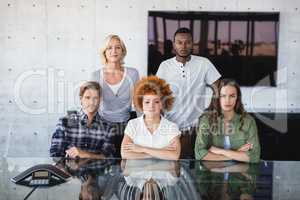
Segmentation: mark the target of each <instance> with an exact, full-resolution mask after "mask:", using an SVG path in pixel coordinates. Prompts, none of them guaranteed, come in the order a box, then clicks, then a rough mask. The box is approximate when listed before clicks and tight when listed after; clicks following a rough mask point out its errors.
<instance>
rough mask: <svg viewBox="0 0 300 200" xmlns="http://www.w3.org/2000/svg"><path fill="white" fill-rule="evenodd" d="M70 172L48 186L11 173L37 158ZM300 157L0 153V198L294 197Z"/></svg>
mask: <svg viewBox="0 0 300 200" xmlns="http://www.w3.org/2000/svg"><path fill="white" fill-rule="evenodd" d="M47 163H48V164H56V166H57V167H58V168H60V169H62V170H64V171H65V172H67V173H69V174H70V175H71V178H69V180H68V181H67V182H65V183H62V184H60V185H56V186H52V187H37V188H36V189H33V188H32V187H27V186H21V185H17V184H15V183H13V182H11V180H10V179H11V178H12V177H14V176H16V175H18V174H19V173H21V172H23V171H25V170H26V169H28V168H30V167H32V166H34V165H37V164H47ZM299 172H300V162H287V161H280V162H279V161H276V162H275V161H274V162H264V161H263V162H261V163H259V164H250V165H249V164H245V163H237V162H200V161H195V160H180V161H178V162H175V161H164V160H156V159H153V160H152V159H149V160H119V159H106V160H86V159H79V160H64V159H63V160H60V161H59V162H55V161H54V160H53V159H52V158H10V157H8V158H1V160H0V199H1V200H18V199H32V200H37V199H48V200H52V199H53V200H54V199H111V200H114V199H171V200H176V199H180V200H184V199H191V200H193V199H195V200H196V199H197V200H198V199H210V200H211V199H243V200H246V199H249V200H250V199H278V200H282V199H292V200H293V199H299V196H300V173H299Z"/></svg>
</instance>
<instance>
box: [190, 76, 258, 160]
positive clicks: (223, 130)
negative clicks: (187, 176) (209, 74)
mask: <svg viewBox="0 0 300 200" xmlns="http://www.w3.org/2000/svg"><path fill="white" fill-rule="evenodd" d="M195 157H196V159H199V160H237V161H242V162H259V159H260V144H259V139H258V135H257V127H256V123H255V120H254V119H253V118H252V117H251V116H250V115H249V114H247V113H246V111H245V110H244V107H243V104H242V94H241V90H240V87H239V85H238V84H237V82H236V81H234V80H232V79H223V80H221V81H220V84H219V86H218V94H214V98H213V99H212V101H211V103H210V106H209V107H208V109H207V111H206V112H205V113H204V114H203V115H202V116H201V117H200V121H199V127H198V132H197V139H196V143H195Z"/></svg>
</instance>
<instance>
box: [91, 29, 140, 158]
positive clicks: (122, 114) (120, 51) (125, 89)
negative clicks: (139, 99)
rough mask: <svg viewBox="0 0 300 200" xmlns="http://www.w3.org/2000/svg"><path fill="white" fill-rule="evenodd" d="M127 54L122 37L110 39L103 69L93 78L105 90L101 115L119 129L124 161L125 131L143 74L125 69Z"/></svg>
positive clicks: (103, 53) (102, 53)
mask: <svg viewBox="0 0 300 200" xmlns="http://www.w3.org/2000/svg"><path fill="white" fill-rule="evenodd" d="M126 54H127V50H126V47H125V44H124V42H123V41H122V39H121V38H120V37H119V36H118V35H108V36H107V37H106V39H105V41H104V46H103V47H102V48H101V50H100V57H101V61H102V67H101V68H100V69H99V70H96V71H94V72H93V73H92V77H91V79H92V80H93V81H96V82H99V83H100V85H101V87H102V89H103V92H102V99H103V100H102V101H101V105H100V109H99V113H100V115H101V116H102V117H103V118H104V119H105V120H107V121H108V122H110V124H111V125H112V126H113V127H115V132H114V134H115V135H114V143H115V147H116V151H117V153H116V156H117V157H120V146H121V141H122V139H123V133H124V129H125V127H126V125H127V122H128V120H129V119H130V113H131V111H132V106H131V105H132V92H133V86H134V84H135V82H136V81H138V80H139V73H138V71H137V70H136V69H135V68H131V67H125V66H124V58H125V56H126Z"/></svg>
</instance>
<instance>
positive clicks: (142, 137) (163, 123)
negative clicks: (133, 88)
mask: <svg viewBox="0 0 300 200" xmlns="http://www.w3.org/2000/svg"><path fill="white" fill-rule="evenodd" d="M124 132H125V134H126V135H128V136H129V137H130V138H131V139H132V141H133V143H134V144H137V145H141V146H144V147H150V148H164V147H167V146H168V145H169V144H170V143H171V141H172V139H174V138H175V137H176V136H178V135H180V134H181V132H180V131H179V129H178V126H177V125H176V124H175V123H173V122H171V121H169V120H167V119H166V118H164V117H163V116H161V120H160V124H159V127H158V128H157V129H156V130H155V131H154V132H153V133H150V131H149V130H148V129H147V127H146V125H145V122H144V115H142V116H141V117H138V118H135V119H132V120H130V121H129V122H128V124H127V126H126V128H125V131H124Z"/></svg>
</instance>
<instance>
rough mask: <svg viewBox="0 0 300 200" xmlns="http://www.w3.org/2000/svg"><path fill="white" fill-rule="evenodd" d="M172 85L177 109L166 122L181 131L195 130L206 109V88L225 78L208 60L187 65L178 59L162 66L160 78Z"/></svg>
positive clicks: (200, 59) (163, 63)
mask: <svg viewBox="0 0 300 200" xmlns="http://www.w3.org/2000/svg"><path fill="white" fill-rule="evenodd" d="M156 75H157V76H158V77H160V78H162V79H165V80H166V81H167V83H169V84H170V86H171V89H172V91H173V95H174V96H175V102H174V106H173V109H172V110H171V111H170V112H167V113H166V115H165V116H166V118H167V119H169V120H170V121H172V122H175V123H176V124H177V125H178V126H179V127H180V128H185V127H190V126H195V125H197V123H198V118H199V117H200V115H201V114H202V113H203V110H204V109H205V98H206V93H205V88H206V85H211V84H213V83H214V82H215V81H216V80H218V79H219V78H220V77H221V75H220V73H219V72H218V71H217V69H216V68H215V67H214V65H213V64H212V63H211V62H210V61H209V60H208V59H207V58H204V57H200V56H194V55H192V56H191V59H190V60H189V61H188V62H187V63H185V65H183V63H181V62H178V61H177V60H176V57H173V58H170V59H168V60H165V61H164V62H162V63H161V64H160V66H159V69H158V71H157V74H156Z"/></svg>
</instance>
